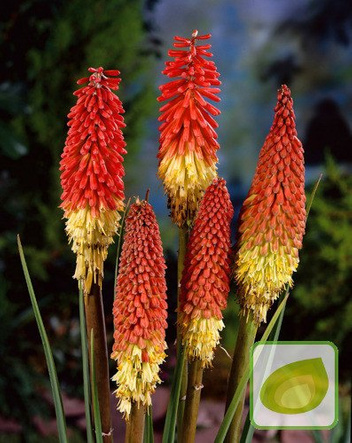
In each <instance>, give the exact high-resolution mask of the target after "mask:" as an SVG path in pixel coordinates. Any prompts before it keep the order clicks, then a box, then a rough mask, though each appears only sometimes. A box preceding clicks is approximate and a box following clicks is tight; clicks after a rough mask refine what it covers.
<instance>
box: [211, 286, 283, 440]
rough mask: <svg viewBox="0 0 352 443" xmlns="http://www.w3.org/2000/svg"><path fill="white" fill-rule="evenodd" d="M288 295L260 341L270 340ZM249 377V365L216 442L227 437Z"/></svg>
mask: <svg viewBox="0 0 352 443" xmlns="http://www.w3.org/2000/svg"><path fill="white" fill-rule="evenodd" d="M288 296H289V294H288V293H286V295H285V297H284V299H283V300H282V302H281V303H280V305H279V306H278V308H277V309H276V311H275V314H274V315H273V317H272V319H271V321H270V323H269V324H268V327H267V328H266V330H265V332H264V334H263V337H262V338H261V340H260V343H265V342H266V341H267V340H268V337H269V335H270V333H271V331H272V330H273V328H274V326H275V324H276V322H277V321H278V319H279V316H280V314H281V312H282V310H283V309H284V308H285V306H286V302H287V299H288ZM249 377H250V367H249V365H248V366H247V368H246V371H245V373H244V375H243V377H242V379H241V381H240V382H239V384H238V387H237V389H236V392H235V394H234V396H233V398H232V401H231V403H230V406H229V407H228V409H227V412H226V414H225V417H224V420H223V421H222V423H221V426H220V428H219V431H218V433H217V435H216V438H215V442H214V443H222V442H223V441H224V439H225V437H226V434H227V431H228V429H229V427H230V425H231V421H232V418H233V416H234V414H235V411H236V409H237V406H238V404H239V401H240V399H241V397H242V394H243V391H244V389H245V387H246V385H247V382H248V379H249Z"/></svg>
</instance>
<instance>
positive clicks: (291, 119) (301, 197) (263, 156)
mask: <svg viewBox="0 0 352 443" xmlns="http://www.w3.org/2000/svg"><path fill="white" fill-rule="evenodd" d="M305 224H306V210H305V193H304V157H303V148H302V144H301V142H300V141H299V139H298V138H297V131H296V125H295V114H294V111H293V101H292V98H291V91H290V89H289V88H288V87H287V86H286V85H282V86H281V88H280V89H279V91H278V96H277V104H276V107H275V116H274V121H273V124H272V126H271V129H270V131H269V134H268V136H267V137H266V139H265V142H264V145H263V147H262V149H261V151H260V154H259V161H258V165H257V169H256V172H255V175H254V178H253V182H252V185H251V188H250V190H249V193H248V196H247V198H246V200H245V201H244V203H243V206H242V208H241V212H240V216H239V227H238V236H237V242H236V257H235V279H236V282H237V285H238V297H239V303H240V307H241V311H240V315H241V319H240V325H239V331H238V336H237V343H236V346H235V351H234V358H233V361H232V368H231V374H230V378H229V383H228V392H227V405H226V410H227V408H228V406H229V404H230V403H231V400H232V397H233V395H234V393H235V391H236V388H237V386H238V383H239V380H240V379H241V377H242V375H243V373H244V370H245V369H244V368H246V367H247V366H248V359H249V353H250V347H251V346H252V344H253V342H254V339H255V335H256V331H257V328H258V326H259V325H260V323H261V322H265V321H266V315H267V311H268V310H269V309H270V307H271V305H272V304H273V302H274V301H275V299H276V298H277V297H278V296H279V294H280V292H281V291H282V290H283V289H284V287H285V286H286V285H288V287H292V285H293V279H292V274H293V272H295V271H296V270H297V267H298V263H299V257H298V251H299V249H300V248H301V247H302V240H303V235H304V232H305ZM244 399H245V394H244V395H243V398H242V399H241V400H240V402H239V405H238V407H237V409H236V412H235V415H234V418H233V420H232V423H231V426H230V428H229V431H228V434H227V439H226V441H227V442H228V443H230V442H237V441H239V438H240V432H241V422H242V411H243V403H244Z"/></svg>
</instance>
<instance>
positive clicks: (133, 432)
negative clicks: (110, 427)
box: [125, 402, 145, 443]
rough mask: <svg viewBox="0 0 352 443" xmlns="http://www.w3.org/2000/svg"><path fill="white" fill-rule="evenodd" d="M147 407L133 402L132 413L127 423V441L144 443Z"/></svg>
mask: <svg viewBox="0 0 352 443" xmlns="http://www.w3.org/2000/svg"><path fill="white" fill-rule="evenodd" d="M144 423H145V407H144V406H143V405H138V404H137V403H136V402H133V403H132V407H131V413H130V417H129V420H128V422H127V423H126V436H125V443H143V436H144Z"/></svg>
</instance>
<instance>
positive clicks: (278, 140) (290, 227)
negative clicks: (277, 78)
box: [240, 85, 306, 254]
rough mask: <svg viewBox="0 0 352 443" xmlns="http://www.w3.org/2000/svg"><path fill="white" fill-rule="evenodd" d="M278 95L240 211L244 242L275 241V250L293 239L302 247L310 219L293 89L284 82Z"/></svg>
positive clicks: (248, 244)
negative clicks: (307, 216)
mask: <svg viewBox="0 0 352 443" xmlns="http://www.w3.org/2000/svg"><path fill="white" fill-rule="evenodd" d="M277 98H278V101H277V104H276V107H275V118H274V121H273V124H272V126H271V129H270V132H269V134H268V136H267V137H266V139H265V142H264V145H263V147H262V149H261V151H260V155H259V161H258V165H257V169H256V173H255V176H254V179H253V183H252V186H251V188H250V190H249V193H248V197H249V198H247V200H246V201H245V202H244V205H243V208H242V210H241V215H240V218H241V220H242V224H241V226H240V232H241V242H244V241H248V243H247V248H251V247H252V246H254V245H259V244H262V243H264V242H271V243H272V248H273V249H274V250H275V251H277V248H278V245H279V243H281V244H283V245H285V246H287V247H288V242H289V241H293V244H294V246H295V247H296V248H301V247H302V239H303V235H304V231H305V222H306V211H305V200H306V199H305V193H304V158H303V147H302V143H301V142H300V141H299V139H298V138H297V131H296V124H295V114H294V110H293V101H292V98H291V91H290V89H289V88H288V87H287V86H286V85H283V86H281V88H280V89H279V91H278V97H277ZM250 196H253V198H250ZM263 236H264V237H265V240H264V238H263ZM287 252H288V253H289V252H291V251H289V250H288V251H287ZM296 253H297V254H298V252H297V251H296Z"/></svg>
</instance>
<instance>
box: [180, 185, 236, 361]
mask: <svg viewBox="0 0 352 443" xmlns="http://www.w3.org/2000/svg"><path fill="white" fill-rule="evenodd" d="M233 214H234V211H233V207H232V204H231V200H230V195H229V193H228V191H227V188H226V182H225V180H223V179H215V180H214V181H213V183H212V184H211V185H210V186H209V187H208V188H207V190H206V192H205V194H204V197H203V199H202V201H201V203H200V207H199V211H198V214H197V217H196V219H195V223H194V227H193V229H192V232H191V236H190V239H189V242H188V246H187V254H186V259H185V267H184V272H183V276H182V280H181V303H180V326H181V332H182V340H183V344H184V345H185V347H186V352H187V355H188V358H189V359H190V360H192V359H195V358H198V359H200V360H201V361H202V364H203V366H208V365H210V364H211V361H212V359H213V356H214V349H215V347H216V345H217V344H218V343H219V340H220V334H219V331H221V330H222V329H223V328H224V323H223V321H222V312H221V311H223V310H224V309H225V308H226V304H227V296H228V293H229V290H230V273H231V272H230V251H231V229H230V224H231V220H232V217H233Z"/></svg>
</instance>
